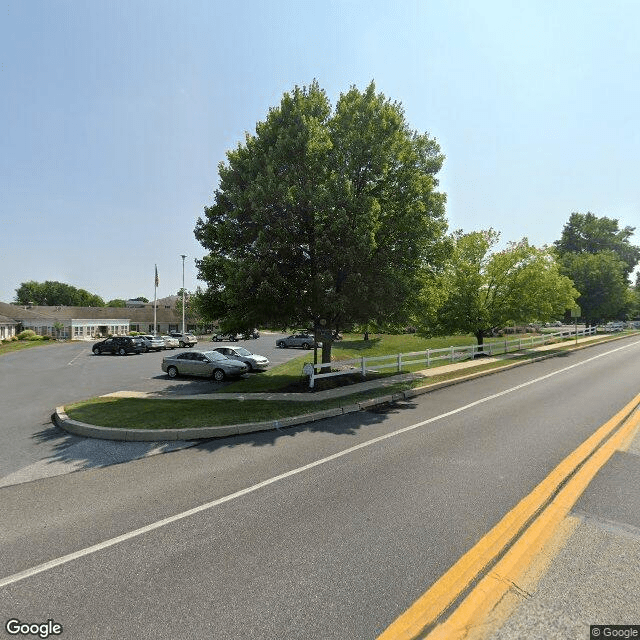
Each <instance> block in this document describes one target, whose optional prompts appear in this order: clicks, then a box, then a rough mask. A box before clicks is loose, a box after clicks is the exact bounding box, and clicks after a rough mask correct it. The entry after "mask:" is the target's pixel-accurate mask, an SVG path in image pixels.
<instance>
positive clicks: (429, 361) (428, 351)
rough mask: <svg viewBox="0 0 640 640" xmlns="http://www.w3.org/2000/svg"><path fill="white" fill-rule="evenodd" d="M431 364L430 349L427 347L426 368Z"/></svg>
mask: <svg viewBox="0 0 640 640" xmlns="http://www.w3.org/2000/svg"><path fill="white" fill-rule="evenodd" d="M430 366H431V350H430V349H427V369H428V368H429V367H430Z"/></svg>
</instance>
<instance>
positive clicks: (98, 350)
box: [93, 347, 102, 356]
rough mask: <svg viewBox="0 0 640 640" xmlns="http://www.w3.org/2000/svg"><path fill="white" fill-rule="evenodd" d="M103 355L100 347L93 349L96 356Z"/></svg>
mask: <svg viewBox="0 0 640 640" xmlns="http://www.w3.org/2000/svg"><path fill="white" fill-rule="evenodd" d="M101 353H102V351H100V348H99V347H93V355H94V356H99V355H100V354H101Z"/></svg>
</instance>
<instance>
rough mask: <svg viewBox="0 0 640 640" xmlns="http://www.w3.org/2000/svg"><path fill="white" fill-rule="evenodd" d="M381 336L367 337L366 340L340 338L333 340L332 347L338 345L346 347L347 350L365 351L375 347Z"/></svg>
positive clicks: (341, 347) (342, 347)
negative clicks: (336, 340) (337, 340)
mask: <svg viewBox="0 0 640 640" xmlns="http://www.w3.org/2000/svg"><path fill="white" fill-rule="evenodd" d="M381 339H382V338H380V337H377V338H369V339H368V340H340V341H339V342H334V343H333V346H334V347H339V348H340V349H348V350H349V351H366V350H367V349H370V348H371V347H375V346H376V345H377V344H378V343H379V342H380V340H381Z"/></svg>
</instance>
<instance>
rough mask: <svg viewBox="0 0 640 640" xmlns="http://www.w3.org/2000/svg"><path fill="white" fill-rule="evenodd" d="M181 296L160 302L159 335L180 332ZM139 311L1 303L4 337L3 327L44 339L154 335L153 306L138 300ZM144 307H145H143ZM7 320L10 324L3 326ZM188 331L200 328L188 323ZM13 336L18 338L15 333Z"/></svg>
mask: <svg viewBox="0 0 640 640" xmlns="http://www.w3.org/2000/svg"><path fill="white" fill-rule="evenodd" d="M177 300H178V296H168V297H166V298H161V299H159V300H157V301H156V314H155V315H156V333H159V334H162V333H169V332H171V331H180V330H181V328H182V312H178V309H177V308H176V302H177ZM131 302H134V303H136V305H135V307H126V308H124V309H123V308H117V307H55V306H53V307H52V306H38V305H14V304H7V303H5V302H0V336H1V335H2V333H1V332H2V327H4V331H5V332H6V333H7V334H8V333H9V331H13V332H14V333H15V332H16V331H18V330H24V329H31V330H33V331H35V332H36V333H37V334H38V335H41V336H47V335H48V336H53V337H61V338H66V339H71V340H94V339H96V338H98V337H105V336H107V335H124V334H127V333H129V332H130V331H138V332H142V333H153V329H154V327H153V317H154V310H153V302H149V303H145V302H140V301H138V300H134V301H131ZM140 305H141V306H140ZM2 318H6V322H5V323H3V322H2ZM186 324H187V327H186V329H187V330H195V329H196V326H195V325H194V324H192V323H189V319H188V318H187V319H186ZM11 335H14V334H13V333H12V334H11Z"/></svg>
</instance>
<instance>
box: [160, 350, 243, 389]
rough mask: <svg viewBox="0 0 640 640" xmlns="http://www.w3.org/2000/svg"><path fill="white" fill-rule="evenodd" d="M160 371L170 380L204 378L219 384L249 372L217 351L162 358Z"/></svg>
mask: <svg viewBox="0 0 640 640" xmlns="http://www.w3.org/2000/svg"><path fill="white" fill-rule="evenodd" d="M162 370H163V371H164V372H165V373H166V374H167V375H168V376H169V377H170V378H176V377H177V376H204V377H206V378H213V379H214V380H215V381H216V382H221V381H222V380H224V379H225V378H226V377H233V376H241V375H242V374H243V373H246V372H247V371H249V367H248V366H247V365H246V364H245V363H244V362H240V361H239V360H230V359H229V358H227V357H226V356H224V355H222V354H221V353H218V352H217V351H182V352H181V353H177V354H176V355H170V356H165V357H164V358H162Z"/></svg>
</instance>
